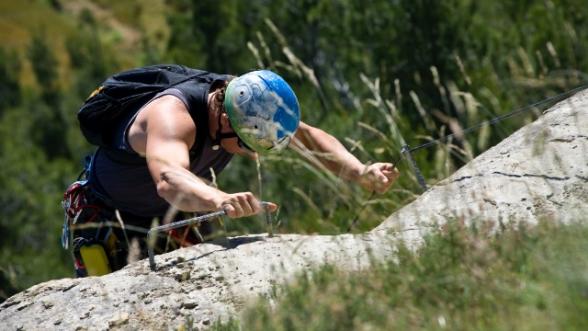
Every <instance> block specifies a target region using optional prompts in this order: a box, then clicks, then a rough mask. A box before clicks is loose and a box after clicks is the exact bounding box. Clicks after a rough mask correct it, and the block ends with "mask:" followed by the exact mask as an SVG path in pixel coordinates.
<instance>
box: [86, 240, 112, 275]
mask: <svg viewBox="0 0 588 331" xmlns="http://www.w3.org/2000/svg"><path fill="white" fill-rule="evenodd" d="M80 255H81V256H82V261H84V265H85V267H86V272H87V273H88V276H102V275H106V274H109V273H111V272H112V269H111V268H110V263H109V262H108V257H107V256H106V252H105V251H104V247H102V245H100V244H93V245H87V246H82V247H80Z"/></svg>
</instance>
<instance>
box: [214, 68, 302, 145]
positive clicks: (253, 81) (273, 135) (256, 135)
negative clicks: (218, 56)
mask: <svg viewBox="0 0 588 331" xmlns="http://www.w3.org/2000/svg"><path fill="white" fill-rule="evenodd" d="M224 106H225V110H226V111H227V114H228V116H229V120H230V122H231V126H232V127H233V129H234V130H235V132H236V133H237V135H238V136H239V138H241V140H243V142H244V143H245V144H247V145H248V146H249V147H250V148H252V149H253V150H255V151H256V152H266V151H279V150H282V149H284V148H285V147H286V146H288V144H289V142H290V140H291V138H292V136H293V135H294V133H295V132H296V129H298V125H299V124H300V107H299V105H298V100H297V99H296V94H294V91H293V90H292V88H291V87H290V85H288V83H286V81H285V80H284V79H283V78H282V77H280V76H279V75H277V74H276V73H274V72H271V71H269V70H257V71H252V72H249V73H246V74H244V75H241V76H239V77H237V78H235V79H233V80H231V81H230V82H229V85H228V86H227V90H226V92H225V102H224Z"/></svg>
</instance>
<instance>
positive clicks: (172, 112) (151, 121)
mask: <svg viewBox="0 0 588 331" xmlns="http://www.w3.org/2000/svg"><path fill="white" fill-rule="evenodd" d="M142 113H143V114H141V115H144V120H145V122H144V125H146V127H145V130H146V131H147V130H149V127H151V128H159V129H173V131H175V132H176V133H178V134H181V133H184V132H185V131H195V130H196V124H195V123H194V121H193V119H192V117H191V116H190V113H189V111H188V108H186V105H185V104H184V103H183V102H182V101H181V100H180V99H178V98H177V97H175V96H173V95H165V96H162V97H160V98H158V99H156V100H153V101H152V102H151V103H149V104H148V105H147V106H145V109H143V111H142ZM137 120H138V121H140V119H139V118H137ZM149 131H150V130H149Z"/></svg>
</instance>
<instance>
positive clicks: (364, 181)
mask: <svg viewBox="0 0 588 331" xmlns="http://www.w3.org/2000/svg"><path fill="white" fill-rule="evenodd" d="M399 176H400V172H398V169H396V168H395V167H394V165H393V164H392V163H374V164H371V165H368V166H366V167H365V169H364V171H363V173H362V174H361V176H360V178H359V184H360V185H361V186H362V187H363V188H364V189H366V190H368V191H376V192H377V193H384V192H386V191H388V189H389V188H390V187H391V186H392V184H394V182H395V181H396V179H398V177H399Z"/></svg>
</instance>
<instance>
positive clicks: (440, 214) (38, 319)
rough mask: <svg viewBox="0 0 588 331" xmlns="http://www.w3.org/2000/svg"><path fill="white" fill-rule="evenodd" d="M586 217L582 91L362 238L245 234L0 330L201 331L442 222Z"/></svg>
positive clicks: (44, 306) (83, 282)
mask: <svg viewBox="0 0 588 331" xmlns="http://www.w3.org/2000/svg"><path fill="white" fill-rule="evenodd" d="M584 215H588V91H583V92H579V93H578V94H576V95H575V96H573V97H571V98H570V99H568V100H565V101H563V102H560V103H559V104H557V105H556V106H554V107H552V108H551V109H549V110H548V111H546V112H545V113H544V115H543V116H542V117H541V118H540V119H539V120H537V121H535V122H534V123H531V124H529V125H527V126H525V127H524V128H522V129H520V130H519V131H517V132H516V133H514V134H513V135H512V136H510V137H509V138H507V139H505V140H504V141H502V142H501V143H500V144H498V145H497V146H495V147H493V148H491V149H490V150H488V151H487V152H485V153H484V154H482V155H480V156H479V157H477V158H476V159H475V160H473V161H472V162H470V163H469V164H468V165H466V166H465V167H463V168H462V169H460V170H459V171H457V172H456V173H455V174H454V175H453V176H451V177H450V178H447V179H446V180H444V181H441V182H440V183H438V184H436V185H434V186H433V187H431V188H430V189H429V190H428V191H427V192H425V193H424V194H422V196H420V197H419V198H418V199H417V200H416V201H414V202H413V203H411V204H409V205H407V206H405V207H404V208H402V209H401V210H399V211H397V212H396V213H394V214H393V215H391V216H390V217H389V218H387V219H386V220H385V221H384V222H383V223H382V224H381V225H380V226H378V227H377V228H375V229H373V230H372V231H370V232H368V233H364V234H361V235H339V236H301V235H279V236H275V237H272V238H269V237H267V236H266V235H258V236H243V237H235V238H230V239H227V240H225V241H224V242H218V243H209V244H201V245H198V246H194V247H190V248H184V249H180V250H177V251H174V252H172V253H169V254H165V255H160V256H157V257H156V261H157V264H158V271H157V272H152V271H150V269H149V265H148V262H147V260H143V261H140V262H137V263H134V264H131V265H129V266H127V267H125V268H124V269H123V270H120V271H118V272H115V273H112V274H110V275H106V276H103V277H90V278H85V279H60V280H54V281H49V282H45V283H42V284H39V285H36V286H33V287H31V288H29V289H28V290H26V291H24V292H21V293H19V294H16V295H14V296H13V297H11V298H9V299H8V300H7V301H5V302H4V303H3V304H2V305H0V325H1V326H2V327H1V329H3V330H19V329H22V330H51V329H59V330H61V329H66V330H85V329H87V330H107V329H122V330H127V329H128V330H135V329H142V330H146V329H149V330H151V329H155V330H159V329H163V330H166V329H175V328H177V327H178V326H180V325H184V324H187V323H189V322H192V323H193V325H194V326H195V327H197V328H200V329H203V328H207V326H210V325H212V323H214V321H215V320H216V319H218V318H226V317H228V316H235V315H236V314H237V313H238V312H239V311H240V310H241V309H242V308H243V307H244V305H245V303H246V302H247V301H248V300H250V299H252V298H256V297H258V296H259V295H265V294H267V293H268V292H269V291H270V289H271V287H272V286H273V285H274V284H281V283H283V282H285V281H287V280H288V279H290V278H291V277H292V276H294V275H295V274H297V273H298V272H300V271H303V270H308V269H309V268H311V267H314V266H317V265H320V264H324V263H331V264H335V265H338V266H340V267H341V268H345V269H350V270H353V269H359V268H362V267H366V266H368V265H369V263H370V260H371V259H372V258H385V257H388V256H393V254H394V243H395V242H397V241H398V240H403V241H404V242H405V243H407V244H408V245H409V246H410V247H414V248H416V247H418V245H419V243H420V242H422V238H423V235H425V234H427V233H428V232H429V231H430V230H431V229H433V228H435V227H438V226H439V225H440V224H443V222H445V221H446V220H448V219H455V218H459V219H463V220H465V221H468V222H476V221H494V222H496V221H502V222H508V221H510V220H524V221H529V222H536V221H537V220H539V219H541V218H547V219H550V220H555V221H563V222H566V221H574V220H583V219H586V216H584Z"/></svg>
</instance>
